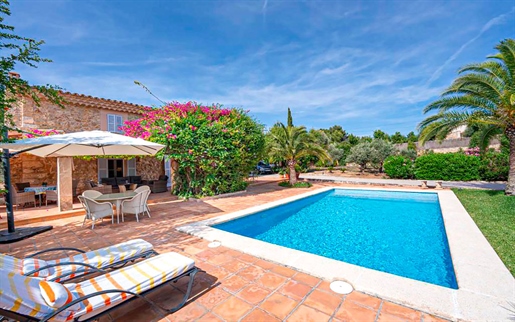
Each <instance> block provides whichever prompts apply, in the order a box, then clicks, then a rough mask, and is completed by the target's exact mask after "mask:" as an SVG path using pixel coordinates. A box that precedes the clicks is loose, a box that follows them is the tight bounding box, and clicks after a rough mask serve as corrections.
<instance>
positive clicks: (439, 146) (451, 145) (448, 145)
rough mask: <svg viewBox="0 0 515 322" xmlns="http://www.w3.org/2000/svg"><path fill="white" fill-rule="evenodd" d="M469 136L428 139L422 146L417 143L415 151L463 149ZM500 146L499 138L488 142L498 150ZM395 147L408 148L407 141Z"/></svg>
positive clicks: (447, 151) (467, 144)
mask: <svg viewBox="0 0 515 322" xmlns="http://www.w3.org/2000/svg"><path fill="white" fill-rule="evenodd" d="M469 143H470V138H461V139H450V140H444V141H442V142H438V141H428V142H426V143H425V144H424V146H423V147H420V145H419V144H418V142H417V143H415V144H416V146H417V151H426V150H432V151H434V152H435V153H450V152H458V151H459V150H460V149H462V150H465V149H467V148H468V147H469ZM500 146H501V142H499V140H497V139H494V140H492V142H491V143H490V145H489V147H490V148H493V149H496V150H498V149H499V148H500ZM395 147H396V148H397V149H399V150H406V149H408V143H401V144H395Z"/></svg>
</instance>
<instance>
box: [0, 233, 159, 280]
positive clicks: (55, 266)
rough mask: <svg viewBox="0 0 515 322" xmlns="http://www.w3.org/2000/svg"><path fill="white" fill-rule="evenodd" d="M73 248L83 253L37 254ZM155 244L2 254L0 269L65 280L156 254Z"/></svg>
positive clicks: (140, 242) (134, 242)
mask: <svg viewBox="0 0 515 322" xmlns="http://www.w3.org/2000/svg"><path fill="white" fill-rule="evenodd" d="M63 250H72V251H77V252H79V254H77V255H75V256H69V257H65V258H60V259H56V260H42V259H36V258H34V256H37V255H41V254H44V253H48V252H53V251H63ZM156 254H157V252H155V251H154V250H153V246H152V244H150V243H148V242H146V241H144V240H143V239H133V240H129V241H127V242H124V243H120V244H116V245H113V246H109V247H105V248H101V249H97V250H94V251H90V252H85V251H82V250H80V249H77V248H69V247H64V248H50V249H47V250H43V251H41V252H37V253H34V254H32V255H29V256H27V257H26V258H24V259H18V258H15V257H12V256H8V255H4V254H0V269H4V270H8V271H13V272H15V273H17V274H21V275H27V276H34V277H39V278H43V279H45V280H47V281H55V282H64V281H67V280H70V279H73V278H75V277H78V276H81V275H84V274H88V273H93V272H95V271H96V272H103V270H106V269H110V268H118V267H121V266H123V265H126V264H127V263H129V262H132V261H135V260H137V259H140V258H146V257H149V256H152V255H156Z"/></svg>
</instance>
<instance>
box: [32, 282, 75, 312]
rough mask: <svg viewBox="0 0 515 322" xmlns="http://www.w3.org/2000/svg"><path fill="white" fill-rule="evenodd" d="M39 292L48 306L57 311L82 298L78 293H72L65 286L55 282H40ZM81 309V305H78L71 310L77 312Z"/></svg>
mask: <svg viewBox="0 0 515 322" xmlns="http://www.w3.org/2000/svg"><path fill="white" fill-rule="evenodd" d="M39 290H40V291H41V296H43V299H44V300H45V302H46V303H47V304H48V306H51V307H53V308H56V309H58V308H60V307H61V306H64V305H66V304H68V303H70V302H71V301H73V300H76V299H78V298H79V297H80V296H79V295H78V294H77V293H72V292H71V291H70V290H69V289H68V288H66V287H65V286H64V285H62V284H59V283H55V282H48V281H40V282H39ZM80 308H81V306H80V304H79V303H77V304H74V305H73V306H71V307H70V310H74V311H75V310H77V309H80Z"/></svg>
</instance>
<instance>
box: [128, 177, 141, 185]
mask: <svg viewBox="0 0 515 322" xmlns="http://www.w3.org/2000/svg"><path fill="white" fill-rule="evenodd" d="M129 182H130V183H137V184H140V183H141V176H129Z"/></svg>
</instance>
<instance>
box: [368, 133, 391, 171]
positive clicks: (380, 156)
mask: <svg viewBox="0 0 515 322" xmlns="http://www.w3.org/2000/svg"><path fill="white" fill-rule="evenodd" d="M370 146H371V147H372V150H373V154H372V160H371V162H372V163H373V164H374V165H375V166H376V167H377V168H379V172H383V162H384V160H385V159H386V158H387V157H389V156H390V155H392V154H393V153H394V151H395V148H394V146H393V144H391V143H390V142H387V141H384V140H378V139H375V140H373V141H372V143H370Z"/></svg>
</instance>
